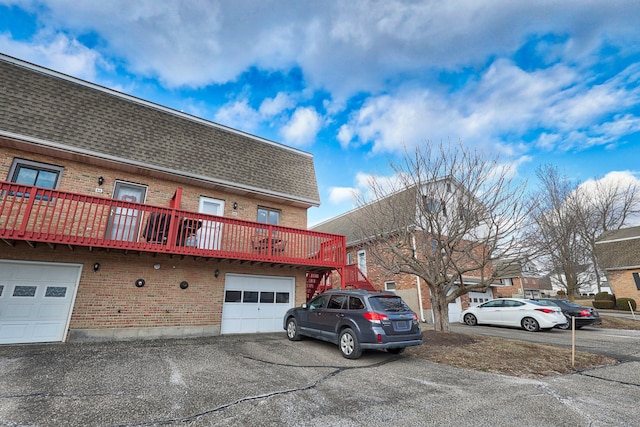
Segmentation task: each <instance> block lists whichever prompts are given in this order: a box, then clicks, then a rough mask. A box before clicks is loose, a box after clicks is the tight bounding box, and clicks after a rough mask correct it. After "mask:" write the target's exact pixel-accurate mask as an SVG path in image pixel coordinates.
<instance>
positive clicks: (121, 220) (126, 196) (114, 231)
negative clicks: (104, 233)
mask: <svg viewBox="0 0 640 427" xmlns="http://www.w3.org/2000/svg"><path fill="white" fill-rule="evenodd" d="M146 194H147V187H146V186H144V185H138V184H131V183H129V182H122V181H116V184H115V187H114V189H113V198H114V199H117V200H122V201H125V202H133V203H144V201H145V197H146ZM139 222H140V211H139V210H137V209H130V208H124V207H116V208H114V209H113V211H112V212H111V218H110V220H109V223H110V224H109V235H108V236H109V238H111V239H113V240H123V241H127V242H133V241H136V240H137V239H138V228H139Z"/></svg>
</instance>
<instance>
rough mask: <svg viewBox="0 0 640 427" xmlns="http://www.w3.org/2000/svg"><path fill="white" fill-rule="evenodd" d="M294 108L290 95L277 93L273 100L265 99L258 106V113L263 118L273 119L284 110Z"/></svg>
mask: <svg viewBox="0 0 640 427" xmlns="http://www.w3.org/2000/svg"><path fill="white" fill-rule="evenodd" d="M294 107H295V101H294V100H293V99H292V98H291V96H290V95H288V94H286V93H283V92H278V94H277V95H276V96H275V97H274V98H267V99H265V100H264V101H262V104H260V108H259V112H260V114H261V115H263V116H267V117H273V116H276V115H278V114H280V113H282V112H283V111H284V110H288V109H291V108H294Z"/></svg>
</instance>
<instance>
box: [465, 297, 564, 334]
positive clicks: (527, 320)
mask: <svg viewBox="0 0 640 427" xmlns="http://www.w3.org/2000/svg"><path fill="white" fill-rule="evenodd" d="M460 322H462V323H466V324H467V325H469V326H475V325H497V326H516V327H520V328H522V329H524V330H526V331H529V332H537V331H539V330H541V329H544V330H550V329H551V328H554V327H556V326H557V325H560V324H563V323H566V322H567V319H566V318H565V317H564V315H563V314H562V311H561V310H560V307H557V306H551V305H548V304H546V303H542V302H538V301H533V300H530V299H524V298H500V299H493V300H489V301H487V302H485V303H484V304H480V305H478V306H475V307H470V308H468V309H466V310H464V311H463V312H462V314H461V315H460Z"/></svg>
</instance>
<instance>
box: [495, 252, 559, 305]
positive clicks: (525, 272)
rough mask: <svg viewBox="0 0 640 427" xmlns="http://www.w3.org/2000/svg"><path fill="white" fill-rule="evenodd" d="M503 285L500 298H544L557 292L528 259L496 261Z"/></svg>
mask: <svg viewBox="0 0 640 427" xmlns="http://www.w3.org/2000/svg"><path fill="white" fill-rule="evenodd" d="M494 266H495V269H496V277H497V278H498V279H499V280H500V283H501V284H502V287H500V288H498V289H497V296H498V297H499V298H509V297H514V298H544V297H548V296H550V295H551V294H552V293H555V292H554V291H553V289H552V287H551V281H550V280H549V279H548V278H544V277H539V276H538V274H537V272H536V269H535V267H534V266H533V263H531V261H529V260H528V259H525V258H522V259H505V260H501V261H496V262H495V263H494Z"/></svg>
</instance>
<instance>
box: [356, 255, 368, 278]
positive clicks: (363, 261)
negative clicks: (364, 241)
mask: <svg viewBox="0 0 640 427" xmlns="http://www.w3.org/2000/svg"><path fill="white" fill-rule="evenodd" d="M358 268H359V269H360V271H362V272H363V273H364V274H367V252H366V251H365V250H360V251H358Z"/></svg>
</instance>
